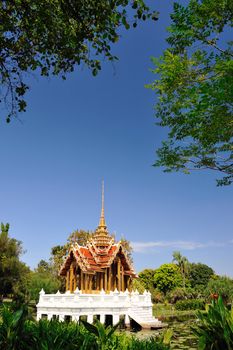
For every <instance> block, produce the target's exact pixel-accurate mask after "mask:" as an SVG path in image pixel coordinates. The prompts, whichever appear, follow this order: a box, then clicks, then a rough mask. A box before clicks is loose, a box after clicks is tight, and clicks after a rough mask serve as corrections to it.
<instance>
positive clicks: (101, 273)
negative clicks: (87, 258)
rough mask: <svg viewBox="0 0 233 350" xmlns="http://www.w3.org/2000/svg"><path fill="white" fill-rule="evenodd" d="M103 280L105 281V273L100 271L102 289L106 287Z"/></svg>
mask: <svg viewBox="0 0 233 350" xmlns="http://www.w3.org/2000/svg"><path fill="white" fill-rule="evenodd" d="M103 282H104V274H103V272H100V290H102V289H103V287H104V286H103V284H104V283H103Z"/></svg>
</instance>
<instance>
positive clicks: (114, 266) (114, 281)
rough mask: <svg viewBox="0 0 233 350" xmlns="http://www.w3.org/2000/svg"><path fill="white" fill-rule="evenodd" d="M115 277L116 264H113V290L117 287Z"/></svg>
mask: <svg viewBox="0 0 233 350" xmlns="http://www.w3.org/2000/svg"><path fill="white" fill-rule="evenodd" d="M116 279H117V277H116V264H115V263H114V265H113V290H115V289H116V287H117V280H116Z"/></svg>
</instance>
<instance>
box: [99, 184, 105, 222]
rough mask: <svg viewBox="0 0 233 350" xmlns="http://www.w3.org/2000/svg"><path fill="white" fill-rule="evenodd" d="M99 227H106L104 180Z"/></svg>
mask: <svg viewBox="0 0 233 350" xmlns="http://www.w3.org/2000/svg"><path fill="white" fill-rule="evenodd" d="M99 228H106V223H105V218H104V181H102V208H101V216H100V222H99Z"/></svg>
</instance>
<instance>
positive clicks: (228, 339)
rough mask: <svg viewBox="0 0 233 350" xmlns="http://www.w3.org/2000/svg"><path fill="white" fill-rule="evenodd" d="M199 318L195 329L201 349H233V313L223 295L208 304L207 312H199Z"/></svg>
mask: <svg viewBox="0 0 233 350" xmlns="http://www.w3.org/2000/svg"><path fill="white" fill-rule="evenodd" d="M198 318H199V322H198V326H197V327H195V328H194V329H193V331H194V333H195V334H196V335H197V336H198V338H199V344H198V345H199V349H211V350H220V349H224V350H231V349H233V313H232V312H231V311H229V310H228V309H227V308H226V306H225V305H224V303H223V300H222V298H221V297H219V298H218V300H217V301H216V300H214V301H212V304H211V305H208V307H207V313H206V314H204V313H201V312H198Z"/></svg>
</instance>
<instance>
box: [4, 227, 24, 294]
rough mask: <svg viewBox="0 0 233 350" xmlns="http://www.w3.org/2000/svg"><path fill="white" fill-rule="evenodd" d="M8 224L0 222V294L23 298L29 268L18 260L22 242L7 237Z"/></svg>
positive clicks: (21, 250)
mask: <svg viewBox="0 0 233 350" xmlns="http://www.w3.org/2000/svg"><path fill="white" fill-rule="evenodd" d="M9 228H10V225H9V224H6V225H4V224H1V233H0V295H3V296H7V295H9V294H11V295H13V297H14V298H15V299H24V298H25V297H26V294H27V284H28V281H29V273H30V270H29V268H28V267H27V266H26V265H25V264H24V263H23V262H21V261H20V256H21V254H22V253H23V247H22V242H20V241H18V240H16V239H14V238H10V237H9Z"/></svg>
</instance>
